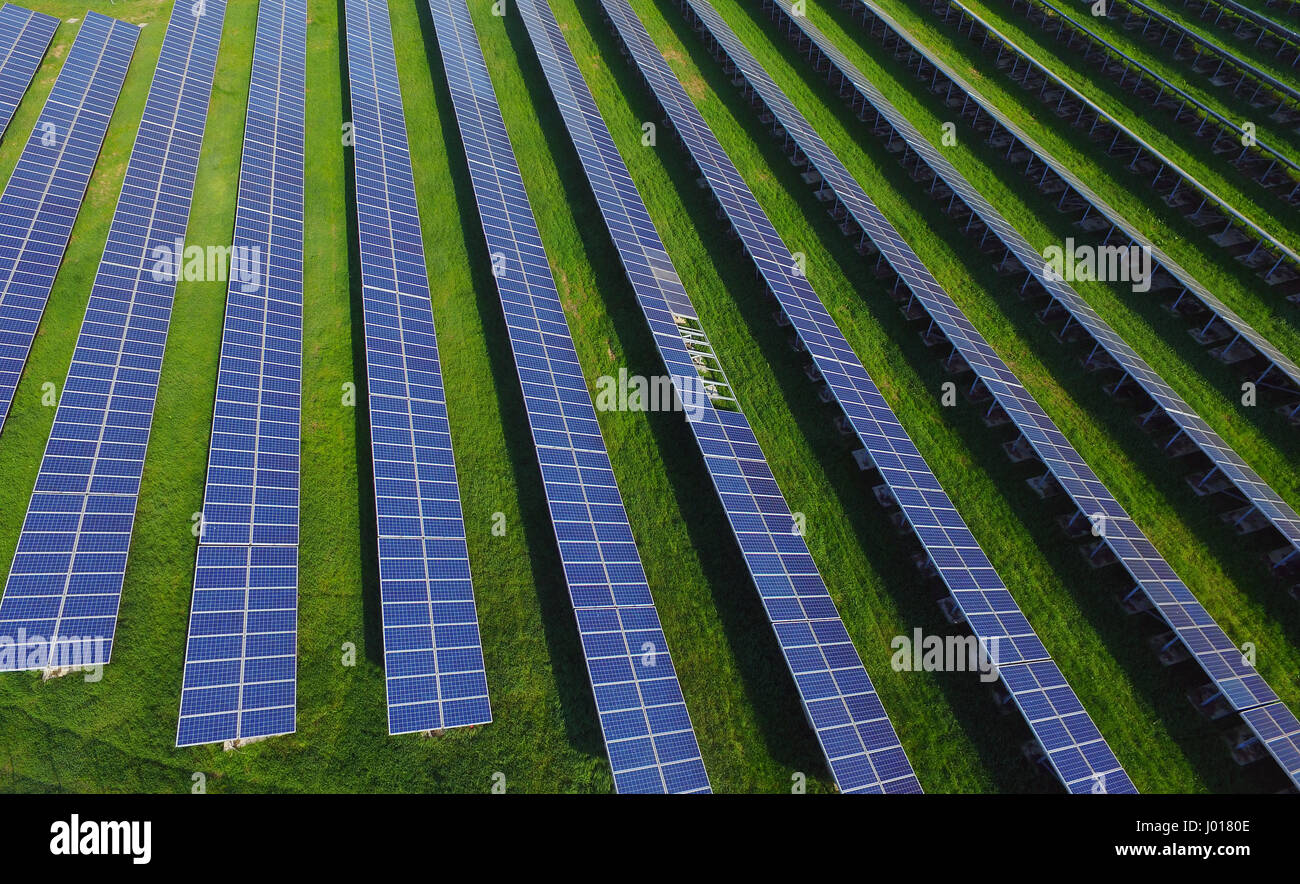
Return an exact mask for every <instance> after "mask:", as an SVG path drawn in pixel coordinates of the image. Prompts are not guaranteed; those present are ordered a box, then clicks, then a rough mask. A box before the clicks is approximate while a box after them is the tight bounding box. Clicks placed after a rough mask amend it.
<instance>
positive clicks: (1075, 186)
mask: <svg viewBox="0 0 1300 884" xmlns="http://www.w3.org/2000/svg"><path fill="white" fill-rule="evenodd" d="M854 2H855V3H856V5H857V6H858V7H860V11H861V12H862V13H863V14H869V15H870V16H871V17H873V18H875V19H876V20H877V21H880V22H881V23H882V24H884V26H885V27H887V28H889V29H890V30H891V31H893V32H894V33H895V34H897V35H898V36H899V38H900V39H901V40H903V42H905V43H906V44H907V46H908V48H909V50H910V51H911V52H915V53H916V54H917V56H918V57H920V58H924V59H925V61H926V62H927V63H928V64H930V65H931V66H932V67H933V68H934V69H935V70H937V71H939V72H941V73H942V74H943V76H945V77H947V78H948V80H949V81H950V82H952V83H953V84H954V85H955V86H957V87H958V89H960V90H961V91H962V92H963V93H965V94H966V95H968V96H969V97H970V99H971V100H972V101H974V102H975V103H976V104H978V105H979V107H980V110H982V111H983V112H984V113H986V114H988V115H989V116H990V117H992V118H993V119H994V120H996V121H997V124H998V125H999V126H1001V127H1002V128H1003V130H1005V131H1006V132H1008V133H1010V134H1011V135H1012V136H1013V137H1014V138H1015V139H1016V140H1017V141H1019V142H1020V143H1021V144H1023V145H1024V146H1025V147H1026V148H1028V149H1029V150H1030V151H1031V152H1032V153H1033V154H1034V155H1035V156H1037V157H1038V159H1039V160H1040V161H1041V162H1042V163H1043V164H1044V165H1046V166H1048V167H1050V168H1051V170H1052V173H1053V174H1054V175H1056V176H1058V177H1059V178H1060V179H1061V180H1062V181H1064V182H1066V183H1067V184H1068V185H1069V186H1070V188H1071V189H1072V190H1074V192H1075V193H1077V194H1079V196H1081V197H1083V199H1084V200H1085V201H1086V202H1087V203H1088V205H1090V206H1092V207H1093V208H1095V209H1096V210H1097V211H1098V212H1099V213H1100V214H1101V215H1102V216H1104V217H1105V218H1106V219H1107V220H1109V221H1110V222H1111V223H1112V224H1114V225H1115V227H1116V228H1117V229H1119V230H1120V231H1122V232H1123V233H1124V236H1126V237H1128V239H1129V240H1130V241H1131V242H1132V243H1134V244H1135V245H1139V246H1141V247H1142V248H1144V249H1146V250H1147V251H1148V252H1150V254H1151V258H1152V260H1153V261H1154V262H1155V263H1156V264H1158V265H1160V266H1161V267H1163V268H1165V270H1167V271H1169V273H1170V274H1171V275H1172V276H1173V277H1175V278H1176V279H1177V280H1178V281H1179V283H1181V284H1182V286H1183V287H1184V288H1183V290H1184V292H1186V293H1190V294H1191V295H1192V297H1194V298H1195V299H1196V300H1197V301H1199V302H1200V303H1201V304H1203V305H1204V306H1205V308H1206V309H1207V310H1209V311H1210V312H1211V313H1213V314H1214V315H1215V316H1217V317H1218V318H1219V319H1221V320H1222V321H1223V322H1224V323H1225V324H1226V325H1227V326H1228V327H1229V328H1231V329H1232V330H1233V331H1234V332H1235V333H1236V337H1235V338H1233V339H1232V341H1230V342H1229V343H1228V344H1227V346H1226V347H1225V349H1229V348H1231V347H1232V346H1233V345H1235V344H1236V343H1237V340H1238V339H1240V340H1244V341H1246V342H1248V343H1249V344H1250V345H1251V346H1252V347H1254V348H1255V350H1256V351H1257V352H1258V353H1259V354H1260V355H1261V356H1262V357H1263V358H1264V359H1265V360H1266V361H1267V362H1268V364H1269V367H1268V369H1267V370H1266V371H1265V372H1264V373H1263V374H1261V375H1259V376H1258V377H1257V378H1256V382H1257V383H1259V384H1263V383H1264V379H1265V378H1266V377H1267V376H1268V375H1269V374H1270V373H1272V372H1273V371H1278V372H1280V373H1281V374H1284V375H1286V377H1287V378H1288V379H1289V380H1290V382H1291V383H1292V384H1293V385H1294V386H1295V387H1297V388H1300V366H1298V365H1296V363H1295V362H1293V361H1292V360H1291V359H1289V358H1288V357H1287V356H1286V355H1285V354H1284V353H1282V351H1281V350H1279V349H1278V348H1277V347H1275V346H1273V345H1272V344H1270V343H1269V342H1268V340H1267V339H1265V338H1264V337H1263V336H1262V335H1261V334H1259V332H1257V331H1255V329H1253V328H1252V327H1251V326H1250V325H1249V324H1247V323H1246V321H1245V320H1244V319H1242V318H1241V317H1240V316H1238V315H1237V314H1236V313H1235V312H1234V311H1233V310H1232V309H1231V308H1229V307H1228V305H1227V304H1225V303H1223V302H1222V301H1220V300H1219V299H1218V298H1217V297H1216V296H1215V295H1214V294H1213V293H1212V292H1210V290H1209V289H1208V288H1206V287H1205V286H1204V285H1203V284H1202V283H1200V282H1199V281H1198V280H1197V279H1196V278H1195V277H1193V276H1192V275H1191V274H1190V273H1189V272H1188V271H1187V270H1186V269H1184V268H1183V267H1181V266H1180V265H1179V264H1178V263H1177V262H1176V261H1174V259H1173V258H1171V257H1169V255H1167V254H1165V252H1164V251H1163V250H1162V249H1160V248H1159V247H1158V246H1157V245H1156V244H1155V243H1153V242H1152V241H1151V240H1150V239H1149V238H1148V237H1147V236H1146V235H1145V234H1144V233H1142V231H1140V230H1138V228H1137V227H1135V226H1134V225H1133V224H1131V223H1130V222H1129V221H1128V220H1127V219H1126V218H1124V217H1123V216H1121V215H1120V214H1119V213H1118V212H1117V211H1116V210H1115V209H1114V208H1113V207H1112V206H1110V205H1109V204H1108V203H1106V201H1105V200H1103V199H1102V198H1101V197H1100V196H1098V195H1097V194H1096V193H1095V192H1093V190H1092V188H1090V187H1089V186H1088V185H1087V184H1085V183H1084V182H1083V180H1082V179H1081V178H1079V177H1078V176H1077V175H1075V174H1074V173H1073V172H1071V171H1070V170H1069V169H1068V168H1066V167H1065V166H1064V165H1062V164H1061V163H1060V162H1059V161H1058V160H1057V159H1056V158H1055V157H1053V156H1052V155H1051V154H1050V153H1049V152H1048V151H1047V150H1046V149H1045V148H1043V147H1042V146H1041V145H1039V144H1038V143H1037V142H1035V141H1034V140H1033V139H1032V138H1030V137H1029V136H1028V135H1027V134H1026V133H1025V132H1024V130H1022V129H1021V128H1020V127H1019V126H1017V125H1016V124H1015V123H1014V122H1012V121H1011V120H1010V119H1009V118H1008V117H1007V116H1006V115H1005V114H1003V113H1002V111H1001V110H1000V109H999V108H998V107H997V106H996V105H994V104H993V103H992V102H990V101H989V100H988V99H987V98H985V97H984V96H983V95H981V94H980V92H979V91H978V90H977V89H975V88H974V87H973V86H972V85H971V84H970V83H968V82H967V81H966V80H965V79H963V78H962V77H961V76H960V75H959V74H958V73H957V72H956V71H955V70H953V69H952V68H951V67H949V66H948V64H947V63H946V62H944V61H943V60H942V59H940V58H938V57H936V56H935V55H934V54H932V53H931V52H930V51H929V50H927V49H926V48H925V46H924V45H923V44H921V43H919V42H918V41H916V40H915V39H914V38H913V37H912V36H911V34H909V33H908V32H907V30H906V29H905V28H904V27H903V26H902V25H900V24H899V23H898V22H896V21H895V20H894V19H892V18H890V16H889V15H888V13H886V12H885V11H884V10H883V9H881V8H880V7H879V6H878V5H877V4H876V3H875V2H873V0H854ZM949 3H950V5H951V6H952V8H954V9H956V10H958V11H959V12H960V14H961V15H962V16H964V17H965V18H966V19H969V20H971V21H974V22H977V23H979V25H980V27H982V28H984V29H985V31H986V32H987V33H988V34H991V35H993V36H994V37H996V39H997V40H999V41H1001V42H1002V43H1005V44H1006V45H1007V46H1009V47H1012V48H1013V49H1014V50H1015V51H1016V52H1018V53H1020V54H1021V55H1022V56H1024V58H1025V59H1026V60H1028V61H1029V63H1031V64H1035V65H1036V66H1037V67H1038V69H1039V70H1041V71H1042V73H1043V75H1044V76H1047V77H1054V75H1053V74H1051V72H1049V71H1047V69H1045V68H1043V67H1042V66H1041V65H1037V63H1036V62H1034V61H1033V60H1032V59H1031V58H1030V57H1029V56H1028V55H1027V54H1025V53H1024V52H1023V51H1022V50H1021V49H1019V47H1017V46H1016V44H1015V43H1014V42H1013V41H1012V40H1010V39H1009V38H1008V37H1007V36H1006V35H1004V34H1002V33H1000V32H999V31H998V30H996V29H995V28H993V27H992V26H991V25H989V24H988V23H987V22H985V21H984V20H983V19H981V18H980V17H979V16H977V15H975V14H974V13H972V12H971V11H970V10H969V9H967V8H966V7H965V6H963V5H962V4H961V3H959V2H958V0H949ZM1057 82H1058V83H1059V84H1060V86H1061V87H1062V89H1064V90H1066V91H1067V92H1069V93H1070V94H1072V95H1074V96H1075V98H1076V99H1077V100H1078V101H1079V102H1081V103H1083V104H1085V105H1087V106H1088V107H1091V108H1093V109H1094V110H1095V111H1096V112H1097V113H1099V114H1102V115H1103V116H1104V112H1103V111H1102V110H1101V109H1100V108H1098V107H1096V105H1094V104H1093V103H1092V102H1091V101H1090V100H1089V99H1088V98H1087V96H1085V95H1083V94H1082V93H1080V92H1078V91H1077V90H1075V89H1074V88H1073V87H1071V86H1069V85H1068V84H1067V83H1065V82H1063V81H1059V80H1058V81H1057ZM1111 125H1113V126H1115V127H1116V128H1117V129H1119V130H1121V131H1123V132H1124V133H1125V136H1126V137H1127V138H1129V139H1131V140H1132V141H1133V142H1134V143H1135V144H1138V145H1140V146H1141V147H1142V149H1143V150H1145V151H1146V152H1147V153H1150V154H1153V155H1155V156H1157V157H1159V158H1160V161H1161V162H1162V163H1164V164H1165V165H1166V166H1169V167H1170V168H1175V167H1174V166H1173V163H1172V162H1171V161H1170V160H1168V159H1166V158H1164V157H1163V156H1162V155H1161V154H1160V152H1159V151H1156V150H1154V149H1152V148H1151V146H1150V145H1148V144H1147V143H1146V142H1145V141H1142V140H1141V139H1140V138H1139V137H1138V136H1137V135H1136V134H1134V133H1132V132H1130V131H1128V130H1127V129H1124V127H1123V126H1122V125H1121V124H1119V123H1118V122H1116V121H1114V120H1112V121H1111ZM1215 199H1216V200H1217V198H1215Z"/></svg>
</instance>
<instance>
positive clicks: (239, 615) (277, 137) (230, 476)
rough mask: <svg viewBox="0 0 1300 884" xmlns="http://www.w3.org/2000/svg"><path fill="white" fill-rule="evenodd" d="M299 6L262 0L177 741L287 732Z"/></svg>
mask: <svg viewBox="0 0 1300 884" xmlns="http://www.w3.org/2000/svg"><path fill="white" fill-rule="evenodd" d="M306 79H307V0H261V5H260V6H259V7H258V13H257V36H256V38H255V39H254V44H253V71H252V82H251V86H250V89H249V95H248V117H247V121H246V123H245V126H244V160H243V168H242V170H241V172H240V178H239V202H238V206H237V207H236V212H235V237H234V241H233V243H232V259H231V266H232V268H235V272H232V273H231V274H230V285H229V290H228V292H227V295H226V322H225V330H224V332H223V334H222V342H221V366H220V372H219V374H218V376H217V398H216V409H215V414H214V417H213V422H212V443H211V448H210V451H209V454H208V481H207V490H206V491H205V493H204V504H203V521H202V523H201V526H200V527H201V531H200V534H199V551H198V562H197V565H196V567H195V572H194V599H193V604H192V607H191V612H190V628H189V640H188V642H187V643H186V651H185V680H184V684H183V686H182V689H181V710H180V721H179V724H178V726H177V734H176V745H177V746H192V745H196V744H199V743H211V742H217V741H221V740H240V739H249V738H252V737H266V736H272V735H275V734H286V733H292V732H293V730H294V711H295V703H294V699H295V693H296V691H295V688H296V675H297V668H296V663H297V615H298V454H299V452H298V447H299V429H300V426H299V425H300V416H301V403H302V244H303V172H304V168H303V139H304V134H305V133H304V128H305V125H306V102H307V93H306V89H307V82H306Z"/></svg>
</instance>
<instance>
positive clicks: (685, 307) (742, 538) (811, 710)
mask: <svg viewBox="0 0 1300 884" xmlns="http://www.w3.org/2000/svg"><path fill="white" fill-rule="evenodd" d="M519 12H520V14H521V15H522V16H523V19H524V24H525V25H526V27H527V29H528V33H529V36H530V37H531V39H532V43H533V47H534V48H535V49H536V51H537V55H538V58H539V59H540V61H541V64H542V70H543V71H544V72H545V74H546V79H547V82H548V83H549V84H550V87H551V91H552V93H553V94H554V96H555V99H556V102H557V104H558V105H559V107H560V111H561V113H562V115H563V116H564V121H565V125H566V127H567V129H568V132H569V135H570V137H571V138H572V139H573V143H574V147H575V148H576V149H577V152H578V156H579V158H580V159H581V160H582V165H583V169H584V170H585V171H586V173H587V179H588V182H589V183H590V184H591V188H592V191H593V192H594V194H595V197H596V202H597V204H598V205H599V207H600V210H601V215H602V217H603V218H604V220H605V224H606V226H607V227H608V228H609V232H610V236H611V237H612V239H613V241H614V244H615V246H616V247H617V248H618V252H619V255H620V257H621V259H622V261H623V269H624V270H625V271H626V273H627V275H628V279H629V280H630V281H631V283H632V287H633V290H634V291H635V292H636V296H637V301H638V303H639V304H640V306H641V310H642V312H643V313H644V314H645V317H646V321H647V322H648V323H649V325H650V329H651V331H652V333H653V334H654V338H655V343H656V345H657V346H658V349H659V354H660V356H661V357H662V359H663V361H664V364H665V365H666V366H667V368H668V370H669V375H670V377H671V378H672V381H673V384H674V387H675V388H676V391H677V396H678V401H680V402H681V403H682V404H683V406H684V408H685V412H686V415H687V421H688V424H687V425H688V426H689V427H690V429H691V432H692V433H693V434H694V436H695V440H696V443H697V444H698V445H699V447H700V451H701V453H702V455H703V456H704V462H705V466H706V468H707V469H708V471H709V475H710V477H711V478H712V480H713V485H714V489H715V491H716V492H717V494H718V498H719V500H720V501H721V502H722V505H723V509H724V510H725V511H726V514H727V518H728V521H729V522H730V525H731V528H732V531H733V535H734V537H735V538H736V542H737V544H738V545H739V547H740V551H741V554H742V556H743V557H744V560H745V565H746V567H747V568H748V569H749V573H750V576H751V577H752V579H753V581H754V583H755V585H756V586H757V588H758V590H759V594H760V596H761V598H762V600H763V607H764V610H765V611H766V612H767V615H768V619H769V621H770V622H771V624H772V628H773V630H774V632H775V633H776V638H777V641H778V643H779V644H780V646H781V651H782V654H783V655H784V657H785V661H786V664H787V665H788V666H789V668H790V673H791V675H792V677H793V679H794V682H795V686H796V688H797V690H798V692H799V698H800V701H801V703H802V705H803V709H804V712H805V716H806V717H807V719H808V721H809V722H811V724H812V726H813V729H814V731H815V733H816V734H817V738H818V741H819V742H820V744H821V747H822V751H823V753H824V754H825V756H826V760H827V766H828V768H829V769H830V771H831V773H832V774H833V775H834V777H835V782H836V784H837V785H838V787H839V789H840V791H841V792H846V793H849V792H877V793H880V792H894V793H896V792H920V791H921V787H920V783H919V782H918V781H917V778H916V775H915V774H914V773H913V771H912V767H911V764H910V763H909V762H908V760H907V755H906V753H904V751H903V747H902V746H901V745H900V744H899V741H898V735H897V734H896V733H895V732H894V728H893V726H892V724H891V723H890V721H889V718H888V716H887V715H886V714H885V710H884V707H883V706H882V705H881V703H880V699H879V697H878V696H877V694H876V691H875V687H874V686H873V685H872V683H871V679H870V677H869V676H868V675H867V671H866V669H865V668H864V667H863V665H862V660H861V658H860V657H859V656H858V652H857V650H856V649H855V648H854V647H853V644H852V642H851V641H850V639H849V635H848V630H847V629H845V627H844V624H843V622H842V621H841V620H840V617H839V613H838V612H837V611H836V609H835V603H834V602H833V601H832V600H831V598H830V595H829V593H828V592H827V590H826V585H825V583H824V582H823V581H822V578H821V575H820V573H818V570H817V566H816V565H815V564H814V562H813V559H812V556H811V554H810V553H809V551H808V547H807V546H806V544H805V543H804V540H803V537H802V536H801V535H800V534H799V533H798V531H797V529H796V525H795V520H794V516H793V515H792V514H791V512H790V508H789V505H788V504H787V503H786V500H785V497H784V496H782V494H781V489H780V488H779V487H778V486H777V484H776V479H775V478H774V477H773V475H772V471H771V468H770V467H769V466H768V462H767V459H766V458H765V457H764V455H763V451H762V449H761V448H759V445H758V440H757V439H756V438H755V436H754V432H753V430H752V429H751V428H750V425H749V421H748V420H746V418H745V415H744V413H743V412H742V411H740V410H739V406H738V405H732V403H734V401H735V400H734V399H733V398H731V397H727V396H725V395H724V394H723V392H722V390H719V389H717V388H718V387H719V386H723V384H724V382H722V381H720V380H718V377H719V375H720V374H723V376H725V374H724V373H721V372H720V371H718V369H716V368H713V365H714V361H713V360H708V361H707V364H708V365H709V367H710V368H709V369H706V370H703V371H702V370H701V367H700V366H699V365H698V364H697V362H696V360H697V359H699V358H700V355H701V354H702V353H710V352H711V351H712V348H711V346H709V345H708V338H707V335H706V334H705V332H704V329H703V326H702V325H701V323H700V318H699V315H698V314H697V313H696V312H695V308H694V306H693V305H692V304H691V300H690V296H689V295H688V294H687V292H686V289H685V287H684V286H683V285H682V281H681V279H680V278H679V277H678V275H677V272H676V270H675V269H674V267H673V264H672V260H671V259H670V258H669V256H668V253H667V251H666V249H665V247H664V244H663V241H662V240H661V239H660V237H659V234H658V232H657V231H656V230H655V226H654V222H653V221H652V220H651V219H650V215H649V212H648V211H647V210H646V207H645V204H644V203H643V202H642V200H641V196H640V194H639V193H638V192H637V189H636V185H635V184H634V183H633V181H632V177H631V175H630V173H629V172H628V170H627V166H626V165H624V163H623V160H622V157H621V156H620V155H619V153H618V149H617V147H616V146H615V145H614V140H613V137H612V136H611V135H610V132H609V129H608V128H607V127H606V125H605V121H604V120H603V118H602V117H601V115H600V110H599V108H597V106H596V103H595V99H594V98H593V97H592V94H591V91H590V89H589V88H588V86H587V83H586V81H585V80H584V79H583V77H582V74H581V72H580V71H579V70H578V66H577V63H576V61H575V60H574V57H573V54H572V52H571V50H570V49H569V46H568V44H567V43H566V42H565V40H564V36H563V33H562V32H561V30H560V26H559V24H558V23H557V22H556V20H555V16H554V14H553V13H552V12H551V9H550V7H549V6H548V5H547V4H546V3H545V0H538V2H534V0H519ZM706 384H712V385H714V390H713V391H712V393H710V391H709V389H708V387H707V386H706ZM725 389H729V386H727V387H725ZM713 397H717V398H718V399H719V401H720V402H721V403H722V404H723V407H721V408H718V407H715V406H714V403H713V401H712V400H713Z"/></svg>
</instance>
